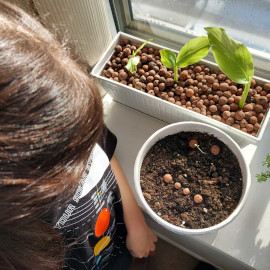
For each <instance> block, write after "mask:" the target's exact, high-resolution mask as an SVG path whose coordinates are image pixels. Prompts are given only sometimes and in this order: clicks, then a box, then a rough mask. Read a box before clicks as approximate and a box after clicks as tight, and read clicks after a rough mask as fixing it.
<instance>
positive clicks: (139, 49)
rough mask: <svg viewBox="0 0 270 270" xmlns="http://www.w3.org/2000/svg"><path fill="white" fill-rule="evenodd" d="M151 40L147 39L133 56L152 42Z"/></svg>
mask: <svg viewBox="0 0 270 270" xmlns="http://www.w3.org/2000/svg"><path fill="white" fill-rule="evenodd" d="M152 40H153V39H152V38H149V39H147V40H146V41H145V42H144V43H143V44H142V45H141V46H140V47H139V48H138V49H137V50H136V52H135V55H136V54H137V53H138V51H139V50H141V49H142V48H143V47H144V46H145V45H146V44H147V43H148V42H150V41H152Z"/></svg>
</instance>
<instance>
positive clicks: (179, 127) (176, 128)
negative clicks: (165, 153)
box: [134, 122, 251, 235]
mask: <svg viewBox="0 0 270 270" xmlns="http://www.w3.org/2000/svg"><path fill="white" fill-rule="evenodd" d="M181 131H191V132H193V131H195V132H204V133H205V132H206V133H208V134H210V135H213V136H214V137H216V138H217V139H219V140H220V141H222V142H223V143H225V144H226V145H227V146H228V147H229V148H230V150H231V151H232V152H233V153H234V154H235V156H236V157H237V159H238V162H239V165H240V168H241V173H242V178H243V189H242V195H241V198H240V201H239V203H238V206H237V207H236V208H235V210H234V211H233V212H232V213H231V215H230V216H229V217H228V218H226V219H225V220H224V221H222V222H220V223H219V224H216V225H214V226H211V227H208V228H203V229H186V228H181V227H178V226H176V225H173V224H171V223H169V222H167V221H165V220H164V219H162V218H161V217H160V216H158V215H157V214H156V213H155V212H154V211H153V210H152V209H151V208H150V206H149V205H148V203H147V202H146V200H145V199H144V196H143V194H142V190H141V185H140V171H141V165H142V162H143V160H144V157H145V155H146V154H147V152H148V151H149V150H150V148H151V147H152V146H153V145H154V144H155V143H156V142H157V141H159V140H161V139H163V138H165V137H167V136H169V135H173V134H176V133H179V132H181ZM134 181H135V191H136V193H137V198H138V199H139V202H138V203H139V204H140V206H141V207H142V209H143V211H145V212H146V213H147V214H149V215H150V217H152V219H154V220H155V221H156V222H157V223H159V224H160V225H162V226H163V227H164V228H166V229H167V230H169V231H172V232H175V233H178V234H185V235H199V234H204V233H208V232H212V231H215V230H219V229H220V228H222V227H223V226H225V225H226V224H228V223H230V222H231V221H232V220H233V219H234V218H235V217H236V216H237V215H238V214H239V212H240V210H241V209H242V208H243V206H244V204H245V201H246V199H247V195H248V191H249V188H250V182H251V180H250V171H249V167H248V164H247V163H246V160H245V158H244V156H243V154H242V152H241V149H240V147H239V146H238V144H236V143H235V141H234V140H233V139H232V138H231V137H229V136H228V135H227V134H225V133H224V132H223V131H221V130H219V129H217V128H215V127H213V126H210V125H207V124H202V123H198V122H180V123H175V124H171V125H168V126H165V127H164V128H161V129H159V130H158V131H156V132H155V133H154V134H153V135H152V136H150V137H149V138H148V140H147V141H146V142H145V143H144V145H143V146H142V148H141V149H140V151H139V153H138V155H137V158H136V161H135V167H134Z"/></svg>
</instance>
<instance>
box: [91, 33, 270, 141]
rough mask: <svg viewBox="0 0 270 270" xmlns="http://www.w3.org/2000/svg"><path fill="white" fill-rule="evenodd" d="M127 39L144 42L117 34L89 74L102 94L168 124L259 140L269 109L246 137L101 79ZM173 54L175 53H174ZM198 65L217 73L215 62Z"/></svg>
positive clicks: (242, 139)
mask: <svg viewBox="0 0 270 270" xmlns="http://www.w3.org/2000/svg"><path fill="white" fill-rule="evenodd" d="M126 39H128V40H130V41H131V42H132V43H135V44H136V43H143V42H145V40H143V39H139V38H137V37H134V36H131V35H128V34H125V33H123V32H119V33H118V34H117V35H116V37H115V38H114V40H113V41H112V42H111V44H110V45H109V47H108V49H107V50H106V51H105V53H104V54H103V56H102V57H101V59H100V60H99V61H98V63H97V64H96V65H95V67H94V69H93V70H92V73H91V74H92V75H93V76H94V77H96V78H98V79H99V82H100V83H101V85H102V86H103V88H104V89H105V91H106V92H107V93H109V94H110V95H111V96H112V98H113V99H114V100H115V101H117V102H119V103H122V104H124V105H127V106H129V107H131V108H134V109H135V110H138V111H140V112H143V113H145V114H148V115H150V116H152V117H155V118H157V119H159V120H162V121H164V122H167V123H176V122H181V121H197V122H203V123H208V124H210V125H213V126H215V127H218V128H220V129H222V130H223V131H224V132H226V133H227V134H228V135H230V136H231V137H232V138H233V139H234V140H235V141H236V142H237V143H244V144H245V143H248V142H249V143H256V142H258V141H259V140H261V138H262V136H263V133H264V130H265V127H266V125H267V122H268V119H269V115H270V113H269V109H268V110H267V113H266V115H265V117H264V120H263V122H262V123H261V129H260V131H259V132H258V134H257V136H256V137H254V136H252V135H250V134H247V133H245V132H243V131H241V130H238V129H236V128H233V127H231V126H229V125H226V124H224V123H221V122H219V121H217V120H214V119H211V118H209V117H207V116H204V115H201V114H199V113H196V112H193V111H190V110H188V109H186V108H183V107H181V106H178V105H175V104H172V103H170V102H168V101H165V100H163V99H161V98H158V97H155V96H152V95H149V94H147V93H144V92H142V91H140V90H137V89H135V88H132V87H129V86H126V85H124V84H121V83H119V82H116V81H113V80H110V79H108V78H106V77H103V76H102V75H101V72H102V70H103V69H104V67H105V65H106V63H107V62H108V61H109V60H110V58H111V56H112V55H113V53H114V48H115V46H116V45H117V44H119V43H120V41H122V40H126ZM147 46H151V47H153V48H154V49H166V48H165V47H163V46H160V45H158V44H155V43H153V42H149V43H148V44H147ZM172 51H173V52H174V53H176V54H177V53H178V52H177V51H175V50H172ZM200 63H201V64H205V66H207V67H209V68H210V69H212V70H219V68H218V66H217V64H215V63H212V62H209V61H206V60H201V61H200ZM254 78H255V79H256V80H257V82H258V83H259V84H263V83H266V82H268V81H266V80H264V79H262V78H258V77H254Z"/></svg>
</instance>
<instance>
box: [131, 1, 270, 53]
mask: <svg viewBox="0 0 270 270" xmlns="http://www.w3.org/2000/svg"><path fill="white" fill-rule="evenodd" d="M130 8H131V13H132V19H134V20H137V21H142V22H145V23H148V24H149V25H150V26H151V25H153V26H155V25H156V26H161V27H164V28H167V29H168V31H179V32H182V33H186V34H191V35H195V36H201V35H206V32H205V30H204V27H206V26H216V27H222V28H224V29H225V30H226V31H227V33H228V34H229V35H230V36H231V37H233V38H235V39H236V40H238V41H240V42H243V43H244V44H245V45H246V46H247V47H249V48H250V49H253V50H256V51H260V52H261V53H267V54H270V46H269V39H270V0H167V1H165V0H130ZM253 50H252V51H253Z"/></svg>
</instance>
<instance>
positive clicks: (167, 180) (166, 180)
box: [163, 173, 172, 183]
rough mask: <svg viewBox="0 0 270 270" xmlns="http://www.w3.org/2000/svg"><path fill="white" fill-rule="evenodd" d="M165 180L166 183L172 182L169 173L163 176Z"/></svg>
mask: <svg viewBox="0 0 270 270" xmlns="http://www.w3.org/2000/svg"><path fill="white" fill-rule="evenodd" d="M163 180H164V181H165V182H166V183H170V182H171V181H172V176H171V175H170V174H169V173H167V174H165V175H163Z"/></svg>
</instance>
